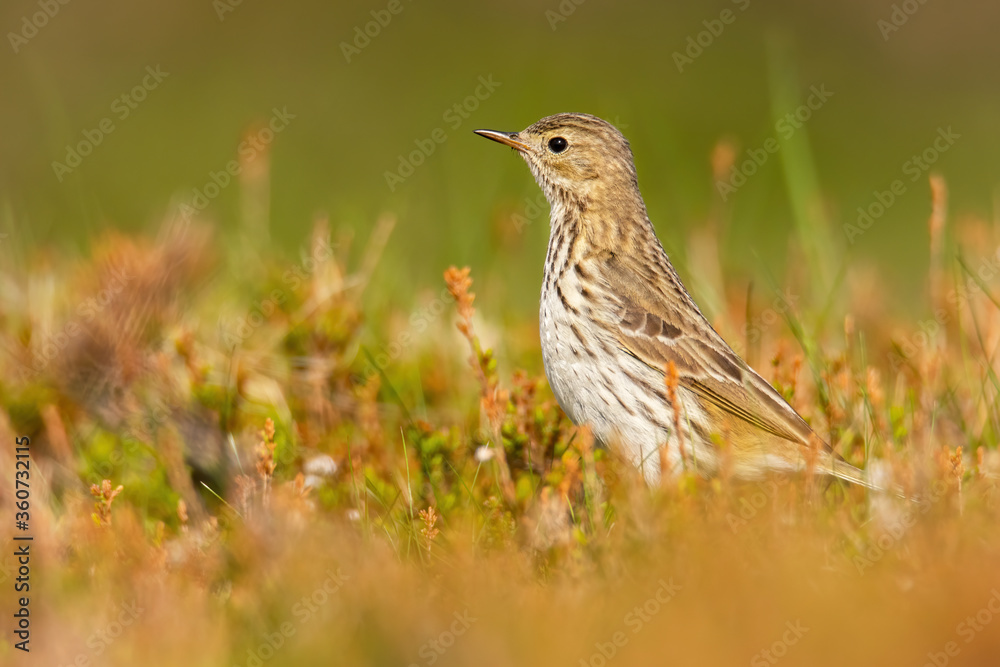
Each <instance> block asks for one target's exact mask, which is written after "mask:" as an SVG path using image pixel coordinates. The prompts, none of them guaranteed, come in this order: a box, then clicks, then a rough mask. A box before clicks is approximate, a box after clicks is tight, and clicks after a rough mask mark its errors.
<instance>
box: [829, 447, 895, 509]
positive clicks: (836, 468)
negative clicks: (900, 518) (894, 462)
mask: <svg viewBox="0 0 1000 667" xmlns="http://www.w3.org/2000/svg"><path fill="white" fill-rule="evenodd" d="M830 474H831V475H833V476H834V477H837V478H838V479H842V480H844V481H846V482H850V483H851V484H857V485H858V486H863V487H865V488H866V489H871V490H872V491H879V492H880V493H889V494H892V495H894V496H896V497H898V498H903V499H904V500H907V499H908V498H907V496H906V494H905V493H904V492H903V490H902V489H900V488H899V487H897V486H895V485H893V486H892V487H886V486H883V485H881V484H876V483H875V482H872V481H871V480H870V479H869V478H868V473H866V472H865V471H864V470H861V469H859V468H855V467H854V466H852V465H851V464H850V463H848V462H847V461H845V460H843V459H842V458H840V457H835V458H834V459H833V460H832V461H831V468H830Z"/></svg>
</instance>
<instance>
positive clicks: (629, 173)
mask: <svg viewBox="0 0 1000 667" xmlns="http://www.w3.org/2000/svg"><path fill="white" fill-rule="evenodd" d="M475 132H476V134H478V135H480V136H483V137H486V138H487V139H492V140H493V141H496V142H499V143H501V144H504V145H505V146H510V147H511V148H513V149H514V150H516V151H517V152H518V153H520V155H521V157H523V158H524V160H525V161H526V162H527V163H528V166H529V167H530V168H531V173H532V174H534V176H535V180H536V181H538V185H539V187H541V188H542V190H543V191H544V192H545V196H546V197H547V198H548V200H549V203H550V204H552V205H553V206H555V205H556V204H557V203H567V202H568V201H577V202H579V203H582V204H583V205H584V206H586V203H587V202H589V201H593V200H594V199H598V198H600V199H604V198H606V197H608V196H609V195H611V196H612V198H614V195H615V194H625V193H628V194H632V193H635V194H636V195H637V194H638V186H637V185H636V175H635V165H634V163H633V160H632V150H631V149H630V148H629V145H628V141H627V140H626V139H625V137H624V136H622V133H621V132H619V131H618V129H617V128H615V126H614V125H612V124H611V123H608V122H606V121H603V120H601V119H600V118H597V117H596V116H590V115H588V114H582V113H561V114H556V115H555V116H549V117H547V118H543V119H541V120H540V121H538V122H537V123H535V124H534V125H531V126H530V127H528V128H526V129H524V130H522V131H520V132H498V131H496V130H476V131H475ZM616 191H617V192H616Z"/></svg>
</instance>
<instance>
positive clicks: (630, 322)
mask: <svg viewBox="0 0 1000 667" xmlns="http://www.w3.org/2000/svg"><path fill="white" fill-rule="evenodd" d="M595 259H596V260H597V261H600V262H603V263H605V265H606V266H605V269H604V270H602V271H600V272H598V275H601V276H603V277H604V279H605V280H607V282H608V293H609V294H612V295H614V297H613V299H614V303H613V304H611V306H612V308H611V309H609V310H612V309H617V312H614V313H608V314H607V316H608V317H607V319H608V320H609V321H607V322H606V324H607V325H609V326H610V327H611V328H612V331H613V332H614V334H615V335H616V337H617V339H618V342H619V344H620V346H621V349H622V350H623V351H625V352H626V353H628V354H630V355H632V356H633V357H635V358H636V359H638V360H640V361H642V362H643V363H645V364H646V365H648V366H649V367H651V368H653V369H655V370H657V371H659V372H661V373H662V372H664V370H665V369H666V367H667V362H668V361H673V362H674V364H675V365H676V366H677V370H678V376H679V380H680V383H681V385H682V386H684V387H687V388H688V389H689V390H691V391H693V392H694V393H695V394H697V395H698V396H699V397H700V398H702V400H703V401H705V402H707V403H708V404H710V405H711V406H714V407H715V408H717V409H718V410H719V411H721V412H723V413H725V414H728V415H731V416H733V417H737V418H738V419H740V420H742V421H743V422H745V423H746V424H747V425H749V426H752V427H754V428H756V429H759V430H760V431H763V432H766V433H769V434H771V435H774V436H777V437H779V438H782V439H784V440H788V441H791V442H795V443H798V444H801V445H809V444H810V442H811V440H812V437H813V431H812V429H811V428H810V427H809V425H808V424H806V422H805V421H804V420H803V419H802V417H800V416H799V415H798V413H796V412H795V411H794V410H793V409H792V408H791V407H790V406H789V405H788V404H787V403H786V402H785V400H784V399H783V398H782V397H781V395H780V394H778V392H777V391H775V390H774V388H773V387H771V385H770V384H768V382H767V381H766V380H764V379H763V378H762V377H760V375H758V374H757V373H756V372H754V370H753V369H751V368H750V367H749V366H747V364H746V363H745V362H744V361H743V360H742V359H740V357H739V356H738V355H737V354H736V353H735V352H734V351H733V350H732V349H731V348H730V347H729V345H727V344H726V342H725V341H724V340H723V339H722V337H721V336H720V335H719V334H718V333H717V332H716V331H715V329H713V328H712V326H711V325H710V324H709V323H708V321H707V320H706V319H705V317H704V316H703V315H702V314H701V311H700V310H698V308H697V306H696V305H695V304H694V302H693V301H692V300H691V299H690V297H688V296H687V293H686V292H685V291H684V289H683V287H682V286H681V283H680V280H679V279H678V278H677V276H676V274H674V273H673V271H672V270H669V269H667V270H668V271H669V274H670V275H669V278H670V279H669V280H667V281H664V280H662V277H661V279H657V276H655V275H653V272H654V271H658V270H663V269H664V268H665V266H662V265H661V266H657V265H656V264H654V266H653V268H650V267H646V266H641V265H638V264H637V263H634V262H630V261H627V260H623V259H621V258H618V257H616V256H614V255H613V254H611V253H603V254H602V256H600V257H599V258H595ZM657 264H658V263H657ZM664 284H666V285H668V286H669V287H668V288H667V289H669V288H671V287H673V288H676V294H674V295H672V296H671V299H673V300H675V301H676V300H677V297H681V298H682V301H681V303H684V302H686V304H685V305H686V306H687V307H684V308H676V307H672V306H671V305H670V303H671V300H670V299H668V296H667V295H666V294H663V293H659V292H657V291H655V289H656V288H655V287H653V286H655V285H664ZM706 407H708V406H706ZM761 435H763V433H762V434H761ZM824 447H825V448H827V449H829V448H828V447H826V445H825V443H824Z"/></svg>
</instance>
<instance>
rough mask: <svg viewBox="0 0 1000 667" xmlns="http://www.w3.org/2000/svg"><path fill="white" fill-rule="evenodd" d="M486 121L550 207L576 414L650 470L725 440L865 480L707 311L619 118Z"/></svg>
mask: <svg viewBox="0 0 1000 667" xmlns="http://www.w3.org/2000/svg"><path fill="white" fill-rule="evenodd" d="M476 133H477V134H480V135H482V136H484V137H486V138H488V139H492V140H493V141H497V142H499V143H501V144H504V145H506V146H510V147H512V148H513V149H515V150H516V151H517V152H518V153H519V154H520V155H521V157H523V158H524V160H525V161H526V162H527V163H528V166H529V167H530V168H531V173H532V174H534V176H535V180H536V181H537V182H538V185H539V186H540V187H541V188H542V190H543V191H544V192H545V196H546V198H547V199H548V201H549V205H550V206H551V208H552V212H551V221H550V227H551V228H550V236H549V248H548V254H547V256H546V258H545V276H544V279H543V283H542V298H541V317H540V322H539V326H540V329H541V339H542V358H543V361H544V363H545V373H546V375H547V376H548V379H549V384H550V385H552V390H553V392H554V393H555V395H556V398H557V399H558V400H559V404H560V405H561V406H562V408H563V410H564V411H565V412H566V414H567V415H569V417H570V419H572V420H573V422H574V423H576V424H589V425H590V427H591V428H592V429H593V432H594V435H595V436H596V437H597V438H598V439H599V440H600V441H602V442H604V443H606V444H607V445H609V446H612V447H615V446H619V447H621V448H622V450H623V453H624V454H625V456H626V457H627V458H628V459H629V460H631V461H632V462H633V463H634V464H635V465H636V466H637V467H638V468H639V469H640V471H641V472H642V474H643V476H644V478H645V479H646V480H647V482H649V483H655V482H657V481H658V480H659V479H660V472H661V468H669V469H670V470H672V471H674V472H675V473H676V472H679V471H680V470H681V469H682V466H692V467H693V468H694V469H696V470H697V471H699V472H700V473H703V474H714V473H716V472H718V470H719V468H720V466H721V465H722V464H723V461H722V454H721V453H720V448H719V447H718V445H717V444H716V443H719V442H726V443H728V448H727V449H728V462H727V465H728V469H729V470H730V471H731V473H732V474H733V475H734V476H736V477H739V478H745V479H755V478H760V477H761V476H763V475H764V474H766V473H767V472H769V471H779V472H791V471H797V470H804V469H806V468H807V467H808V466H809V465H810V463H811V464H812V465H813V466H814V469H815V470H816V471H818V472H822V473H826V474H829V475H834V476H836V477H840V478H841V479H845V480H848V481H850V482H854V483H858V484H863V485H865V486H868V484H867V482H866V481H865V478H864V474H863V473H862V471H860V470H858V469H857V468H855V467H853V466H851V465H849V464H848V463H846V462H845V461H844V460H843V459H842V458H841V457H840V456H839V455H837V454H836V453H835V452H834V451H833V450H832V449H831V448H830V447H829V446H828V445H827V444H826V443H825V442H823V441H822V439H820V438H819V437H818V436H817V435H816V434H815V433H814V432H813V431H812V429H811V428H810V427H809V425H808V424H807V423H806V422H805V421H804V420H803V419H802V417H801V416H799V414H798V413H797V412H795V410H794V409H793V408H792V407H791V406H790V405H788V403H787V402H785V400H784V399H783V398H782V397H781V395H780V394H779V393H778V392H777V391H775V390H774V388H773V387H771V385H770V384H768V382H767V381H766V380H764V379H763V378H762V377H761V376H760V375H758V374H757V373H756V372H754V370H753V369H752V368H750V367H749V366H748V365H747V364H746V363H745V362H744V361H743V360H742V359H741V358H740V357H739V355H737V354H736V353H735V352H734V351H733V350H732V348H730V347H729V345H727V344H726V342H725V341H724V340H723V339H722V337H721V336H720V335H719V334H718V333H717V332H716V331H715V329H713V328H712V326H711V325H710V324H709V323H708V320H706V319H705V316H704V315H702V314H701V311H700V310H699V309H698V306H697V305H696V304H695V303H694V301H693V300H692V299H691V296H690V295H689V294H688V292H687V290H686V289H684V285H683V284H682V283H681V280H680V278H679V277H678V275H677V272H676V271H675V270H674V267H673V266H672V265H671V263H670V260H669V259H668V258H667V253H666V252H665V251H664V250H663V246H662V245H660V241H659V240H658V239H657V238H656V233H655V231H654V230H653V225H652V224H651V223H650V221H649V217H648V216H647V214H646V205H645V203H644V202H643V200H642V195H641V194H640V193H639V185H638V182H637V180H636V172H635V164H634V162H633V159H632V151H631V149H630V148H629V143H628V141H626V139H625V137H624V136H622V134H621V132H619V131H618V130H617V129H616V128H615V127H614V126H612V125H611V124H610V123H607V122H605V121H603V120H601V119H600V118H596V117H594V116H589V115H586V114H577V113H564V114H558V115H555V116H549V117H548V118H543V119H542V120H540V121H538V122H537V123H535V124H534V125H532V126H531V127H529V128H527V129H526V130H523V131H522V132H497V131H494V130H476ZM668 369H669V373H670V375H673V376H674V381H673V382H672V383H671V382H667V381H666V379H667V377H668V376H667V374H668ZM668 390H670V391H668ZM671 395H672V396H673V397H674V400H673V401H671ZM664 447H665V450H662V449H661V448H664ZM664 451H665V453H666V456H665V458H664V459H663V460H661V452H664Z"/></svg>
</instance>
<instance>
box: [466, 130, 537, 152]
mask: <svg viewBox="0 0 1000 667" xmlns="http://www.w3.org/2000/svg"><path fill="white" fill-rule="evenodd" d="M473 132H475V133H476V134H478V135H479V136H481V137H486V138H487V139H492V140H493V141H496V142H497V143H501V144H503V145H504V146H510V147H511V148H513V149H514V150H516V151H519V152H521V153H527V152H528V150H529V148H528V144H525V143H523V142H520V141H518V140H517V132H497V131H496V130H473Z"/></svg>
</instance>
